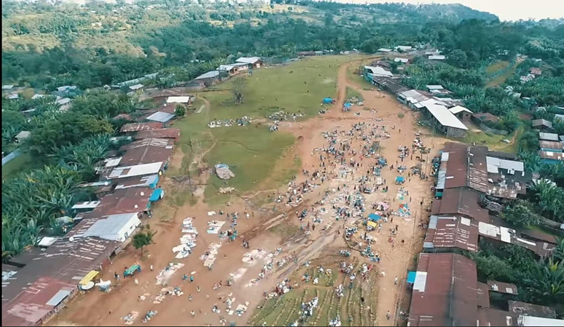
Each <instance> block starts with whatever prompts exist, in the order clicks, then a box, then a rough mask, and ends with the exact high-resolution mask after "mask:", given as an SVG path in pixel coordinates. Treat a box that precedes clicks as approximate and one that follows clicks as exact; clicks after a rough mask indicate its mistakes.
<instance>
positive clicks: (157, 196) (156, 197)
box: [149, 188, 164, 202]
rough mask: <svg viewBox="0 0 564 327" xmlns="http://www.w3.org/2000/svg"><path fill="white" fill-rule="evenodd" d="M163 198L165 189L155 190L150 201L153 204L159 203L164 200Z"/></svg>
mask: <svg viewBox="0 0 564 327" xmlns="http://www.w3.org/2000/svg"><path fill="white" fill-rule="evenodd" d="M163 196H164V191H163V189H161V188H158V189H155V190H154V191H153V194H151V197H150V198H149V201H151V202H155V201H159V200H160V199H162V198H163Z"/></svg>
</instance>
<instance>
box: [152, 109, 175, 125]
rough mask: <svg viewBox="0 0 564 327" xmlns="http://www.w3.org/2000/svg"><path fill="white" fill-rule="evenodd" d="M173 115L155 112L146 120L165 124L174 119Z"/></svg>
mask: <svg viewBox="0 0 564 327" xmlns="http://www.w3.org/2000/svg"><path fill="white" fill-rule="evenodd" d="M174 116H175V114H170V113H167V112H162V111H157V112H155V113H154V114H152V115H150V116H149V117H147V120H150V121H155V122H159V123H167V122H169V121H170V120H172V119H173V118H174Z"/></svg>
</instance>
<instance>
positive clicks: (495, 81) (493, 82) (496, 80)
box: [486, 63, 519, 88]
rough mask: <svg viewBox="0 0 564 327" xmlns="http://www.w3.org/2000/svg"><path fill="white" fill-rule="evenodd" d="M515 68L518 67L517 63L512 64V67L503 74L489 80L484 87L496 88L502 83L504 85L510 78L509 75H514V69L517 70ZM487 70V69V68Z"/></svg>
mask: <svg viewBox="0 0 564 327" xmlns="http://www.w3.org/2000/svg"><path fill="white" fill-rule="evenodd" d="M517 66H519V63H515V64H513V66H512V67H511V68H510V69H508V70H507V71H506V72H505V73H503V74H501V75H499V76H497V77H495V78H494V79H492V80H490V81H489V82H488V83H487V84H486V87H488V88H489V87H496V86H499V85H501V84H503V83H505V80H507V79H508V78H509V77H511V75H513V73H515V69H517ZM488 68H489V67H488Z"/></svg>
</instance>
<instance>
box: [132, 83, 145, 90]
mask: <svg viewBox="0 0 564 327" xmlns="http://www.w3.org/2000/svg"><path fill="white" fill-rule="evenodd" d="M142 88H143V84H135V85H131V86H130V87H129V89H130V90H132V91H137V90H140V89H142Z"/></svg>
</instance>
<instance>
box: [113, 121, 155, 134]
mask: <svg viewBox="0 0 564 327" xmlns="http://www.w3.org/2000/svg"><path fill="white" fill-rule="evenodd" d="M162 128H163V124H162V123H158V122H153V123H129V124H125V125H123V126H122V127H121V129H120V132H121V133H132V132H140V131H150V130H154V129H162Z"/></svg>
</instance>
